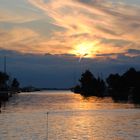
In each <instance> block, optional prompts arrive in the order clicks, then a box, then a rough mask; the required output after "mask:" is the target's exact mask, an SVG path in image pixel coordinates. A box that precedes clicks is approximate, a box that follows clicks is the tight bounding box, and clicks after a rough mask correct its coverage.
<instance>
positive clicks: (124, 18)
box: [0, 0, 140, 57]
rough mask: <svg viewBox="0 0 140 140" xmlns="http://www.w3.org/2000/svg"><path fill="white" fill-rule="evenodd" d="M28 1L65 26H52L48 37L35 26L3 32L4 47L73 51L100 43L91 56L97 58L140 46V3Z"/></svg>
mask: <svg viewBox="0 0 140 140" xmlns="http://www.w3.org/2000/svg"><path fill="white" fill-rule="evenodd" d="M28 2H29V3H30V4H31V5H32V6H34V7H36V8H37V9H39V10H41V11H42V12H43V13H42V14H46V16H49V17H50V18H51V20H50V21H48V22H50V24H53V25H55V26H56V27H60V28H61V29H60V30H55V29H54V28H52V29H51V33H50V34H51V35H50V36H49V37H46V36H44V35H42V34H41V33H39V32H37V31H35V30H34V29H31V28H26V27H25V28H20V29H19V28H17V29H16V28H15V29H13V30H10V31H9V32H4V33H3V34H5V35H3V36H2V38H1V39H0V42H1V43H0V44H1V48H2V46H3V45H5V48H6V49H8V48H10V49H12V50H18V51H21V52H31V53H52V54H63V53H70V54H71V53H73V52H74V50H75V49H76V46H80V44H85V43H87V45H85V46H88V44H92V43H93V44H94V43H96V45H95V46H94V48H93V50H92V48H90V56H93V57H95V56H96V55H95V54H97V55H100V54H108V53H112V52H115V53H123V52H126V50H128V49H131V48H132V47H133V48H134V49H139V45H140V39H139V36H140V23H139V21H140V16H139V13H140V7H138V6H137V7H136V6H134V5H128V4H125V3H120V2H115V3H112V2H111V1H105V0H88V1H84V0H75V1H74V0H69V1H62V0H55V1H54V0H50V1H45V0H28ZM10 17H11V15H10ZM5 18H6V17H5ZM44 18H45V16H44ZM7 19H8V17H7ZM17 19H18V18H17ZM27 19H28V18H27ZM9 20H10V18H9ZM40 26H41V25H40ZM38 27H39V26H38ZM44 28H45V27H44ZM46 28H49V27H47V26H46ZM1 34H2V32H1ZM23 34H24V36H22V35H23ZM6 40H8V41H7V42H6ZM97 42H98V43H97ZM78 44H79V45H78ZM10 46H12V47H10Z"/></svg>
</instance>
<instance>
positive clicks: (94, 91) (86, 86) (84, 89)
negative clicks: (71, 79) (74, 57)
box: [74, 70, 105, 97]
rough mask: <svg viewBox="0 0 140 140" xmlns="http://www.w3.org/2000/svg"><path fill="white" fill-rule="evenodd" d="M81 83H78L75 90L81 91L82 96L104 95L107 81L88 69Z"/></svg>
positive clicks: (82, 76)
mask: <svg viewBox="0 0 140 140" xmlns="http://www.w3.org/2000/svg"><path fill="white" fill-rule="evenodd" d="M79 82H80V85H77V86H76V87H75V88H74V92H80V94H81V95H82V96H85V97H88V96H98V97H103V96H104V91H105V83H104V81H103V80H102V79H101V78H100V77H98V79H96V78H95V76H94V75H93V74H92V73H91V72H90V71H89V70H86V71H85V72H84V73H83V74H82V75H81V79H80V80H79Z"/></svg>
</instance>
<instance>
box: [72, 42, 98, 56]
mask: <svg viewBox="0 0 140 140" xmlns="http://www.w3.org/2000/svg"><path fill="white" fill-rule="evenodd" d="M94 47H95V46H94V43H92V42H83V43H80V44H77V45H76V46H75V47H74V50H73V53H74V54H75V55H76V56H79V57H92V56H93V50H94Z"/></svg>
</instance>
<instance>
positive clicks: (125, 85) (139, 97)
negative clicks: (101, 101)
mask: <svg viewBox="0 0 140 140" xmlns="http://www.w3.org/2000/svg"><path fill="white" fill-rule="evenodd" d="M72 91H73V92H75V93H80V94H81V95H82V96H84V97H89V96H97V97H107V96H109V97H112V99H113V100H115V101H131V102H134V103H140V71H136V70H135V69H134V68H130V69H129V70H127V71H126V72H125V73H123V74H122V75H120V74H118V73H116V74H110V75H109V76H108V77H107V78H106V79H105V80H103V79H102V77H97V78H96V77H95V76H94V75H93V74H92V73H91V72H90V71H89V70H86V71H85V72H84V73H83V74H82V75H81V78H80V79H79V84H78V85H76V86H75V87H74V88H72Z"/></svg>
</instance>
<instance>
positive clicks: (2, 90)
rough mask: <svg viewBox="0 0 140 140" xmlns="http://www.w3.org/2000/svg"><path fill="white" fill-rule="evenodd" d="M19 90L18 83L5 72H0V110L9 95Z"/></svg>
mask: <svg viewBox="0 0 140 140" xmlns="http://www.w3.org/2000/svg"><path fill="white" fill-rule="evenodd" d="M19 91H20V83H19V82H18V80H17V79H16V78H12V77H11V76H9V75H8V74H7V73H4V72H0V111H1V105H2V103H4V104H5V102H6V101H8V99H9V97H11V96H12V95H13V94H15V93H18V92H19Z"/></svg>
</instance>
